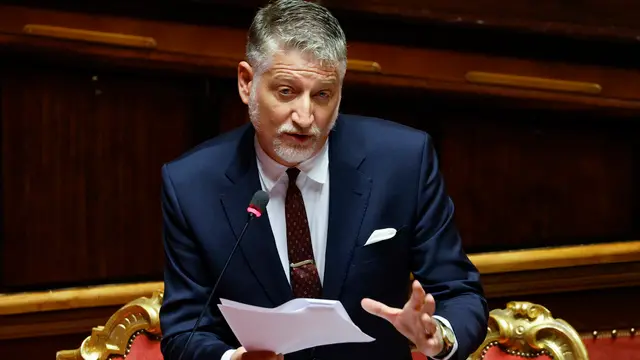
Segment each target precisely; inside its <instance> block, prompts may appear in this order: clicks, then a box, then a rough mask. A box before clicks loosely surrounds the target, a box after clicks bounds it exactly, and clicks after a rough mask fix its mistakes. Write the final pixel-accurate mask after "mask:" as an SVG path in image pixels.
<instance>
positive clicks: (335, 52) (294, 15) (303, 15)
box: [246, 0, 347, 80]
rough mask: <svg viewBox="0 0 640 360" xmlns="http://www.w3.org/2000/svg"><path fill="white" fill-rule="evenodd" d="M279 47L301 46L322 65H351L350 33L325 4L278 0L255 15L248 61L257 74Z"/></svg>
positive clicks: (341, 72) (341, 74)
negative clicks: (347, 36)
mask: <svg viewBox="0 0 640 360" xmlns="http://www.w3.org/2000/svg"><path fill="white" fill-rule="evenodd" d="M277 50H285V51H288V50H297V51H300V52H301V53H302V54H304V55H310V56H311V57H312V59H313V60H315V61H317V62H319V64H320V66H323V67H332V68H337V70H338V74H339V77H340V79H341V80H342V79H343V78H344V74H345V71H346V68H347V44H346V37H345V35H344V32H343V31H342V28H341V27H340V24H339V23H338V20H337V19H336V18H335V17H334V16H333V15H332V14H331V13H330V12H329V10H327V9H326V8H325V7H323V6H321V5H318V4H315V3H312V2H308V1H304V0H275V1H271V2H270V3H269V4H268V5H267V6H266V7H264V8H261V9H260V10H259V11H258V13H257V14H256V16H255V17H254V18H253V22H252V23H251V27H250V28H249V35H248V39H247V48H246V51H247V54H246V56H247V61H248V62H249V64H250V65H251V66H252V67H253V68H254V72H255V74H256V76H259V75H260V74H261V73H263V72H264V71H265V70H266V69H267V68H268V67H269V63H270V60H271V57H272V56H273V54H274V53H275V52H276V51H277Z"/></svg>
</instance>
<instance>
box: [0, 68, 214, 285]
mask: <svg viewBox="0 0 640 360" xmlns="http://www.w3.org/2000/svg"><path fill="white" fill-rule="evenodd" d="M30 65H33V66H29V65H24V66H22V65H21V64H20V63H19V62H17V61H16V62H12V63H7V62H5V65H4V66H3V68H4V69H5V72H4V74H3V77H2V84H1V86H2V120H3V129H2V134H3V139H2V142H3V150H2V154H3V159H2V161H3V162H2V164H3V169H2V170H3V187H4V189H5V193H4V202H3V211H4V224H5V228H4V231H5V234H4V243H3V251H2V257H3V261H2V286H3V287H4V288H6V289H12V288H13V289H18V288H24V287H27V288H28V287H38V286H44V285H45V284H46V285H47V286H54V285H53V284H57V285H58V286H62V285H64V284H68V283H84V282H89V283H95V282H104V281H114V280H115V281H118V280H119V279H120V280H123V279H131V278H134V279H136V278H154V279H155V278H158V277H161V267H162V261H163V252H162V246H161V237H160V235H161V233H160V231H161V227H160V225H161V222H160V207H159V202H158V201H159V200H158V199H159V185H160V167H161V165H162V163H164V162H166V161H169V160H171V159H173V158H174V157H176V156H178V155H179V154H180V153H181V152H183V151H185V150H186V149H187V148H188V147H190V146H192V145H193V144H194V143H195V142H196V141H197V140H200V139H202V138H206V137H209V136H212V135H213V134H212V132H213V131H217V125H214V124H215V123H216V121H217V119H216V118H213V117H211V114H207V112H206V109H207V107H206V106H203V105H200V104H202V103H204V102H206V101H209V100H211V99H210V98H209V97H208V96H207V93H206V92H205V90H206V87H205V81H204V80H202V79H197V78H192V79H190V78H186V77H185V78H181V77H171V76H170V75H166V74H164V75H161V74H157V73H146V74H145V73H126V72H114V71H107V70H104V69H89V68H64V67H46V66H43V65H42V64H35V65H34V64H30ZM200 117H205V118H206V117H211V118H209V119H206V120H205V121H208V122H209V123H210V124H212V125H210V126H204V127H203V126H199V127H197V126H194V123H195V122H197V121H200ZM202 129H205V130H202ZM214 129H215V130H214ZM196 130H199V131H200V132H199V133H194V132H195V131H196ZM203 132H204V133H203Z"/></svg>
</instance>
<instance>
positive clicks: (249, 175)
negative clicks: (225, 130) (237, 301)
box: [221, 127, 292, 306]
mask: <svg viewBox="0 0 640 360" xmlns="http://www.w3.org/2000/svg"><path fill="white" fill-rule="evenodd" d="M253 134H254V132H253V128H252V127H249V128H248V129H247V131H245V132H244V135H243V137H242V138H241V140H240V142H239V144H238V151H237V152H236V157H237V158H236V159H235V161H232V162H231V165H230V166H229V169H228V170H227V177H228V178H229V180H230V181H231V183H232V185H231V186H230V187H229V188H228V189H227V191H226V192H225V193H224V194H222V195H221V201H222V204H223V207H224V210H225V213H226V215H227V219H228V221H229V223H230V224H231V227H232V229H233V232H234V233H235V236H236V238H237V237H238V236H240V233H241V232H242V229H243V227H244V225H245V223H246V221H247V218H248V214H247V210H246V209H247V206H248V205H249V202H250V201H251V198H252V197H253V194H254V193H255V192H256V191H258V190H260V189H261V185H260V178H259V174H258V167H257V164H256V159H255V149H254V147H253ZM239 250H240V252H241V253H242V255H243V256H244V257H245V259H246V260H247V263H248V264H249V267H250V269H251V271H252V272H253V274H254V275H255V276H256V278H257V279H258V281H259V282H260V284H261V285H262V287H263V288H264V291H265V292H266V294H267V296H268V297H269V299H270V300H271V302H272V303H273V305H274V306H278V305H280V304H282V303H284V302H286V301H288V300H290V299H291V298H292V293H291V287H290V286H289V283H288V281H287V278H286V276H285V274H284V271H283V269H282V265H281V263H280V257H279V256H278V249H277V248H276V244H275V240H274V237H273V231H272V230H271V225H270V222H269V216H268V214H267V213H266V211H265V214H264V215H263V216H261V217H259V218H257V219H253V220H252V221H251V223H250V224H249V227H248V228H247V231H246V233H245V235H244V237H243V239H242V240H241V242H240V247H239ZM238 286H242V285H241V284H239V285H238Z"/></svg>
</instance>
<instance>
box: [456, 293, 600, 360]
mask: <svg viewBox="0 0 640 360" xmlns="http://www.w3.org/2000/svg"><path fill="white" fill-rule="evenodd" d="M493 346H498V347H500V349H501V350H503V351H505V352H507V353H509V354H511V355H516V356H521V357H525V358H531V357H537V356H541V355H546V356H548V357H550V358H552V359H555V360H588V359H589V356H588V355H587V349H586V348H585V346H584V344H583V343H582V340H581V339H580V335H579V334H578V332H577V331H576V330H575V329H574V328H573V327H572V326H571V325H569V324H568V323H567V322H566V321H564V320H562V319H554V318H553V317H552V316H551V312H550V311H549V310H548V309H547V308H545V307H544V306H541V305H537V304H533V303H530V302H526V301H512V302H509V303H508V304H507V307H506V308H505V309H495V310H492V311H491V313H490V316H489V332H488V333H487V336H486V338H485V340H484V342H483V343H482V345H481V346H480V347H479V348H478V350H477V351H476V352H475V353H473V354H472V355H471V356H470V357H469V358H468V360H477V359H483V358H484V356H485V355H486V354H487V352H488V350H489V349H490V348H491V347H493Z"/></svg>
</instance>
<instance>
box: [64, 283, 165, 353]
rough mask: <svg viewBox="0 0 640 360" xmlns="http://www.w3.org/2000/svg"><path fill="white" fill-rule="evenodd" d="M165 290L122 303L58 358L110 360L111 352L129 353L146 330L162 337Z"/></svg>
mask: <svg viewBox="0 0 640 360" xmlns="http://www.w3.org/2000/svg"><path fill="white" fill-rule="evenodd" d="M163 295H164V293H163V292H162V291H155V292H154V293H153V295H152V296H151V297H150V298H148V297H140V298H138V299H135V300H133V301H131V302H129V303H128V304H126V305H124V306H123V307H121V308H120V309H119V310H118V311H117V312H115V313H114V314H113V315H112V316H111V317H110V318H109V320H108V321H107V323H106V324H105V325H104V326H97V327H94V328H93V330H92V331H91V335H90V336H88V337H87V338H86V339H85V340H84V341H83V342H82V345H80V348H79V349H75V350H63V351H59V352H58V353H57V354H56V360H108V359H109V357H110V356H113V355H121V356H124V357H126V355H127V354H128V353H129V350H130V347H131V343H132V341H133V339H134V338H135V337H136V336H137V335H139V334H141V333H142V332H144V333H146V334H148V335H150V336H153V337H156V338H158V339H159V338H160V337H161V336H162V333H161V330H160V306H161V305H162V298H163Z"/></svg>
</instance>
